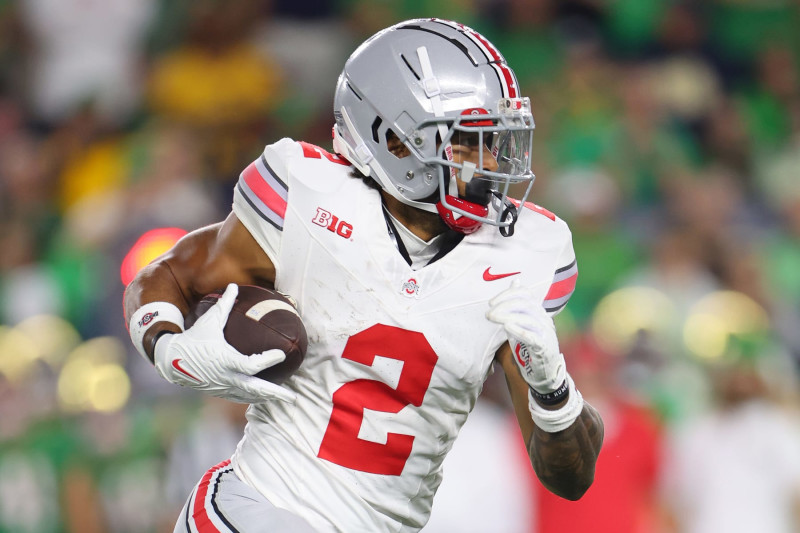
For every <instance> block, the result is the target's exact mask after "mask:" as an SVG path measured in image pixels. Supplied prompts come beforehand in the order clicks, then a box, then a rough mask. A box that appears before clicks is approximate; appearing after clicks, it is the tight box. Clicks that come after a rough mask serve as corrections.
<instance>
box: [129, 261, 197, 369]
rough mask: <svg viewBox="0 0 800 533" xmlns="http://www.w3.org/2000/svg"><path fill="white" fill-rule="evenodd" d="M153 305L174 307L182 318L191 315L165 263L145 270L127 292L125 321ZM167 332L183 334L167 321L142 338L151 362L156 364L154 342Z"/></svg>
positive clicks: (161, 262) (150, 266)
mask: <svg viewBox="0 0 800 533" xmlns="http://www.w3.org/2000/svg"><path fill="white" fill-rule="evenodd" d="M151 302H167V303H171V304H173V305H174V306H176V307H177V308H178V309H179V310H180V311H181V313H182V314H184V315H185V314H186V313H187V312H188V309H189V303H188V302H187V299H186V297H185V295H184V294H183V291H182V290H181V287H180V285H179V283H178V282H177V280H176V279H175V276H174V275H173V273H172V271H171V269H170V267H169V264H168V263H166V262H165V261H156V262H154V263H151V264H150V265H148V266H146V267H145V268H143V269H142V270H141V272H139V274H138V275H137V276H136V278H135V279H134V280H133V281H132V282H131V283H130V285H128V287H127V288H126V289H125V297H124V308H125V320H126V321H130V319H131V317H132V316H133V314H134V313H135V312H136V311H137V310H138V309H139V308H141V307H142V306H143V305H145V304H148V303H151ZM164 330H166V331H172V332H176V333H177V332H179V331H181V328H180V327H179V326H177V325H176V324H174V323H172V322H169V321H164V322H157V323H155V324H153V326H152V327H150V328H148V329H147V331H146V332H145V333H144V337H143V338H142V345H143V347H144V350H145V353H146V354H147V356H148V357H149V359H150V361H152V360H153V353H152V346H153V339H154V338H155V336H156V335H157V334H158V333H160V332H161V331H164Z"/></svg>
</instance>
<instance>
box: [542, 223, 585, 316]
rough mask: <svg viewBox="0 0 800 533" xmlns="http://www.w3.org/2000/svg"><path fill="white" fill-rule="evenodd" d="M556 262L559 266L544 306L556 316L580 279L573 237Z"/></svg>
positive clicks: (551, 314)
mask: <svg viewBox="0 0 800 533" xmlns="http://www.w3.org/2000/svg"><path fill="white" fill-rule="evenodd" d="M556 264H557V265H559V266H558V267H557V268H556V271H555V273H554V274H553V281H552V283H551V284H550V290H548V291H547V295H546V296H545V297H544V308H545V311H547V313H548V314H549V315H550V316H555V315H557V314H558V313H560V312H561V311H562V310H563V309H564V307H565V306H566V305H567V302H568V301H569V299H570V297H571V296H572V293H573V292H575V283H576V282H577V281H578V262H577V259H576V258H575V250H574V249H573V248H572V238H571V237H570V238H569V239H567V243H566V244H565V245H564V248H563V249H562V250H561V254H560V255H559V257H558V262H557V263H556Z"/></svg>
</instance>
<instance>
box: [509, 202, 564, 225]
mask: <svg viewBox="0 0 800 533" xmlns="http://www.w3.org/2000/svg"><path fill="white" fill-rule="evenodd" d="M509 200H510V201H511V203H512V204H514V205H515V206H517V207H519V204H520V202H519V200H517V199H515V198H509ZM525 207H527V208H528V209H530V210H531V211H533V212H535V213H539V214H540V215H542V216H546V217H547V218H549V219H550V220H552V221H553V222H555V221H556V215H555V213H553V212H552V211H548V210H547V209H545V208H544V207H542V206H540V205H537V204H535V203H533V202H525Z"/></svg>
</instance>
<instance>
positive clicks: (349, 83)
mask: <svg viewBox="0 0 800 533" xmlns="http://www.w3.org/2000/svg"><path fill="white" fill-rule="evenodd" d="M426 62H428V63H429V64H428V65H426V64H425V63H426ZM517 92H518V89H517V80H516V76H515V75H514V73H513V72H512V71H511V69H510V68H509V67H508V65H507V64H506V62H505V59H504V58H503V57H502V55H500V53H499V51H497V49H496V48H495V47H494V46H493V45H492V44H491V43H489V42H488V40H486V39H485V38H484V37H483V36H481V35H480V34H478V33H477V32H475V31H474V30H472V29H470V28H468V27H466V26H463V25H461V24H458V23H455V22H450V21H444V20H439V19H416V20H409V21H405V22H401V23H399V24H396V25H394V26H391V27H389V28H387V29H385V30H382V31H380V32H378V33H377V34H375V35H374V36H372V37H371V38H369V39H368V40H367V41H365V42H364V43H363V44H362V45H361V46H359V47H358V49H356V50H355V52H353V54H352V55H351V56H350V58H349V59H348V60H347V62H346V64H345V66H344V69H343V71H342V73H341V75H340V77H339V81H338V84H337V87H336V93H335V97H334V116H335V119H336V124H335V126H334V150H336V151H337V152H338V153H340V154H341V155H342V156H344V157H345V158H347V159H348V160H349V161H350V162H351V163H352V164H353V165H354V166H355V167H356V168H358V169H359V170H360V171H361V172H362V173H363V174H365V175H369V176H370V177H372V178H373V179H375V180H376V181H377V182H378V183H379V184H380V186H381V187H382V188H383V189H384V190H386V191H387V192H389V193H390V194H392V195H393V196H395V197H396V198H398V199H399V200H401V201H403V202H404V203H407V204H410V205H414V206H416V207H420V208H422V209H426V210H428V211H435V207H434V206H433V204H432V203H431V198H434V201H435V200H438V197H436V196H435V193H436V192H437V191H440V196H441V197H442V198H444V195H445V194H446V191H444V190H442V189H443V187H445V186H446V185H443V180H442V179H440V176H441V174H442V172H443V170H442V169H443V167H442V165H441V164H440V163H439V162H441V158H440V157H439V155H440V154H441V146H437V143H438V144H439V145H441V144H442V143H441V141H442V137H443V135H442V134H443V132H445V131H447V130H448V129H449V130H450V132H451V134H452V129H451V128H452V125H453V124H455V123H457V122H459V121H460V120H461V119H462V118H463V116H462V113H463V112H464V111H465V110H469V109H475V108H479V109H482V110H485V111H486V112H487V113H488V114H489V115H495V114H499V113H501V112H502V110H501V109H498V107H500V106H501V105H502V104H501V102H504V101H509V99H518V98H519V95H518V94H517ZM525 100H527V99H525ZM527 112H528V115H530V109H529V104H528V108H527ZM442 124H446V125H447V126H446V128H447V129H445V130H443V129H442ZM526 128H529V129H530V130H531V135H532V129H533V120H532V117H531V118H530V121H529V124H528V125H527V126H526ZM389 130H391V131H392V132H394V134H395V135H397V137H398V138H399V139H400V141H401V142H403V143H404V144H405V145H406V146H407V147H408V148H409V150H410V151H411V153H412V156H413V157H402V158H398V157H396V156H395V155H394V154H392V153H391V152H390V151H389V149H388V146H387V132H388V131H389ZM448 139H449V136H448ZM448 139H445V142H448ZM526 157H527V153H526ZM450 166H451V167H452V166H457V167H458V168H460V166H458V165H450ZM529 168H530V167H529V165H528V172H529ZM512 178H519V176H513V177H512ZM532 178H533V176H532V174H529V175H526V176H525V177H524V179H525V180H530V181H531V182H532ZM447 181H449V180H444V182H445V183H446V182H447ZM516 181H520V180H519V179H517V180H516ZM507 187H508V184H506V187H505V189H506V190H507ZM504 196H505V194H504ZM526 196H527V194H526ZM423 200H426V201H424V202H423Z"/></svg>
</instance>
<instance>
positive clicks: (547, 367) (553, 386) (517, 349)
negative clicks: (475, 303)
mask: <svg viewBox="0 0 800 533" xmlns="http://www.w3.org/2000/svg"><path fill="white" fill-rule="evenodd" d="M486 318H487V319H489V320H491V321H492V322H495V323H497V324H501V325H502V326H503V328H505V330H506V334H507V335H508V342H509V344H511V349H512V351H513V352H514V361H516V362H517V365H518V366H519V369H520V373H521V374H522V377H523V378H524V379H525V381H526V382H527V383H528V386H530V387H531V389H533V390H534V391H535V392H538V393H540V394H543V395H546V394H550V393H552V392H554V391H556V390H557V389H559V388H560V387H561V386H562V385H563V384H564V382H565V380H566V378H567V368H566V364H565V362H564V356H563V355H562V354H561V350H560V349H559V347H558V337H557V336H556V327H555V324H553V319H552V318H551V317H550V316H548V315H547V312H546V311H545V310H544V307H543V306H542V294H541V288H540V287H538V286H535V287H521V286H520V285H519V283H518V282H517V281H516V280H514V282H512V284H511V287H510V288H508V289H506V290H505V291H503V292H501V293H500V294H498V295H497V296H495V297H494V298H492V299H491V300H489V311H488V312H487V313H486Z"/></svg>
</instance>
